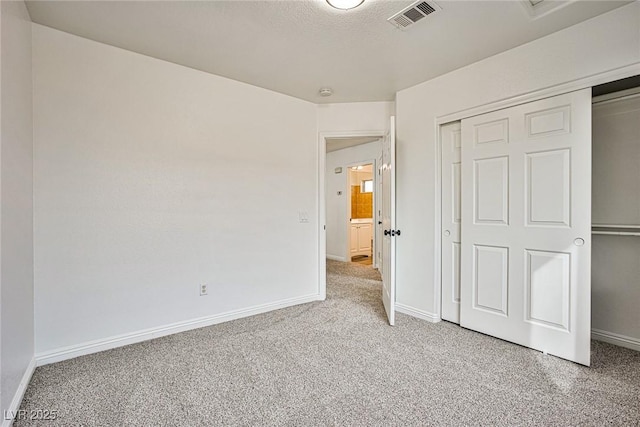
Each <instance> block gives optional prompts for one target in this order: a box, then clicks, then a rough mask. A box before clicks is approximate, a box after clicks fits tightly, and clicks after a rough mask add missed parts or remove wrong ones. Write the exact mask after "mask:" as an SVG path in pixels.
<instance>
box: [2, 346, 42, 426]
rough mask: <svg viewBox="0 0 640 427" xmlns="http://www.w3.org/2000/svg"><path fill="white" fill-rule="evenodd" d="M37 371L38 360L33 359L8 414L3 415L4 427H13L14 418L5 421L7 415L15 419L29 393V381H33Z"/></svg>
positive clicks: (7, 409)
mask: <svg viewBox="0 0 640 427" xmlns="http://www.w3.org/2000/svg"><path fill="white" fill-rule="evenodd" d="M35 370H36V359H35V358H31V361H30V362H29V365H27V369H26V370H25V371H24V375H22V379H21V380H20V384H19V385H18V389H17V390H16V394H14V395H13V399H12V400H11V404H10V405H9V407H8V408H6V410H5V411H6V412H5V411H3V413H2V427H11V425H13V418H11V419H8V420H7V419H5V416H6V415H10V414H12V416H13V417H15V414H17V413H18V410H19V409H20V404H21V403H22V398H23V397H24V392H25V391H27V387H28V386H29V381H31V376H33V371H35Z"/></svg>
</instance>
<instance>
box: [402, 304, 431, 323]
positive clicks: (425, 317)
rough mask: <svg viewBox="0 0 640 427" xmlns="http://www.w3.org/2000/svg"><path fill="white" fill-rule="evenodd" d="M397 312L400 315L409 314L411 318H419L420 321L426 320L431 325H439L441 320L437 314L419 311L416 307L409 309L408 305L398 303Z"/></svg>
mask: <svg viewBox="0 0 640 427" xmlns="http://www.w3.org/2000/svg"><path fill="white" fill-rule="evenodd" d="M396 311H397V312H399V313H403V314H407V315H409V316H413V317H417V318H418V319H422V320H426V321H427V322H431V323H438V322H439V321H440V320H442V319H441V318H440V316H438V315H437V314H433V313H429V312H428V311H424V310H418V309H417V308H414V307H409V306H408V305H404V304H399V303H396Z"/></svg>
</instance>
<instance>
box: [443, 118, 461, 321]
mask: <svg viewBox="0 0 640 427" xmlns="http://www.w3.org/2000/svg"><path fill="white" fill-rule="evenodd" d="M461 139H462V138H461V134H460V122H454V123H448V124H446V125H443V126H442V127H441V128H440V147H441V152H442V287H441V289H442V295H441V299H442V319H443V320H448V321H449V322H454V323H460V223H461V221H462V211H461V203H460V202H461V200H460V188H461V183H460V177H461V172H462V168H461V163H460V162H461V159H460V156H461V153H460V152H461V147H462V141H461Z"/></svg>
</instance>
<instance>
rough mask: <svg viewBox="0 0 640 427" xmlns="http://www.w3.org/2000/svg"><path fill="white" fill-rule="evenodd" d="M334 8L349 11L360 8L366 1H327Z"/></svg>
mask: <svg viewBox="0 0 640 427" xmlns="http://www.w3.org/2000/svg"><path fill="white" fill-rule="evenodd" d="M327 3H329V4H330V5H331V6H332V7H335V8H336V9H341V10H349V9H353V8H356V7H358V6H360V5H361V4H362V3H364V0H327Z"/></svg>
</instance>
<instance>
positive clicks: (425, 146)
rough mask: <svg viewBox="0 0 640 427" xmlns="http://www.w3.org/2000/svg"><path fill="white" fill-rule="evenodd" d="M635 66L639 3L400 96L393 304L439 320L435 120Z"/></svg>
mask: <svg viewBox="0 0 640 427" xmlns="http://www.w3.org/2000/svg"><path fill="white" fill-rule="evenodd" d="M638 63H640V3H638V2H634V3H632V4H630V5H628V6H625V7H622V8H619V9H616V10H614V11H612V12H610V13H607V14H605V15H601V16H599V17H597V18H594V19H591V20H589V21H585V22H583V23H581V24H578V25H576V26H573V27H570V28H568V29H565V30H563V31H559V32H557V33H554V34H551V35H549V36H547V37H544V38H542V39H538V40H536V41H533V42H531V43H528V44H525V45H522V46H520V47H517V48H515V49H512V50H509V51H507V52H504V53H501V54H499V55H496V56H493V57H490V58H488V59H485V60H483V61H480V62H477V63H475V64H472V65H470V66H468V67H465V68H462V69H459V70H456V71H453V72H451V73H448V74H445V75H443V76H441V77H438V78H436V79H433V80H430V81H427V82H425V83H422V84H420V85H417V86H414V87H412V88H409V89H406V90H403V91H400V92H398V94H397V97H396V109H397V117H398V132H397V135H398V142H397V144H398V145H397V174H398V175H397V209H398V211H397V212H398V222H397V226H398V228H399V229H401V230H402V238H401V239H398V241H397V270H396V271H397V276H396V278H397V301H398V302H399V303H400V304H402V305H404V306H409V307H411V308H413V309H414V312H418V313H421V314H423V315H425V317H432V318H437V317H438V316H439V305H440V304H439V301H437V300H436V295H437V293H436V286H438V287H439V286H440V285H439V283H437V284H436V283H435V280H434V254H435V249H436V248H435V242H436V236H435V235H434V227H435V225H436V224H435V221H436V219H435V218H436V217H435V207H434V205H435V194H436V175H435V174H436V128H435V120H436V118H437V117H441V116H445V115H448V114H452V113H455V112H458V111H462V110H466V109H468V108H473V107H476V106H480V105H483V104H487V103H490V102H495V101H499V100H504V99H508V98H512V97H515V96H518V95H523V94H527V93H530V92H533V91H536V90H541V89H544V88H548V87H551V86H554V85H558V84H561V83H565V82H570V81H573V80H576V79H579V78H584V77H587V76H590V75H594V74H597V73H601V72H604V71H608V70H613V69H616V68H618V67H623V66H627V65H631V64H638Z"/></svg>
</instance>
